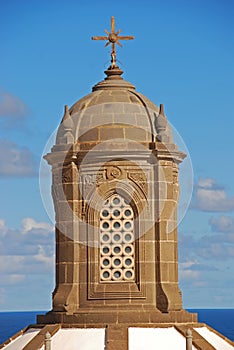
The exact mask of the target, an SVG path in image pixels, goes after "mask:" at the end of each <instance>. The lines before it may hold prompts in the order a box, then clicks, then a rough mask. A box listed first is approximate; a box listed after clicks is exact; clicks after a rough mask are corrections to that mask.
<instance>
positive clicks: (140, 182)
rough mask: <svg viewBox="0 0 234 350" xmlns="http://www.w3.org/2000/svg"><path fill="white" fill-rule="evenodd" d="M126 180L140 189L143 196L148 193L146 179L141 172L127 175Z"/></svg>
mask: <svg viewBox="0 0 234 350" xmlns="http://www.w3.org/2000/svg"><path fill="white" fill-rule="evenodd" d="M128 178H129V179H130V180H132V181H133V182H134V183H135V184H136V185H137V186H138V187H140V188H141V190H142V191H143V193H144V194H145V195H147V193H148V185H147V179H146V176H145V174H144V173H143V172H140V173H128Z"/></svg>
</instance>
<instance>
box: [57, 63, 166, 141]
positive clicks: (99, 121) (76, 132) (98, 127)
mask: <svg viewBox="0 0 234 350" xmlns="http://www.w3.org/2000/svg"><path fill="white" fill-rule="evenodd" d="M105 73H106V75H107V77H106V78H105V79H104V80H103V81H101V82H99V83H98V84H96V85H95V86H94V87H93V89H92V93H90V94H88V95H87V96H85V97H83V98H81V99H80V100H78V101H77V102H76V103H75V104H74V105H73V106H72V107H71V108H70V110H69V111H68V109H66V112H65V115H64V117H63V120H62V123H61V126H60V129H59V131H58V135H57V144H61V143H64V142H65V140H64V133H66V132H68V131H69V132H70V133H71V134H72V137H73V139H74V143H75V142H77V141H78V142H79V143H83V142H85V143H87V142H96V143H97V142H103V141H106V140H113V139H124V141H127V140H133V141H136V142H141V143H149V142H154V141H155V137H156V135H159V134H160V133H162V131H163V133H164V134H165V135H167V139H168V141H170V142H172V133H171V129H170V126H169V124H168V122H167V120H166V118H165V116H164V114H163V111H162V109H161V111H162V113H160V109H159V108H158V107H157V106H156V105H155V104H154V103H153V102H151V101H150V100H149V99H148V98H147V97H145V96H144V95H142V94H141V93H139V92H137V91H136V89H135V86H134V85H132V84H131V83H129V82H127V81H125V80H124V79H123V78H122V77H121V75H122V73H123V71H122V70H120V69H119V67H114V68H112V67H109V69H108V70H106V71H105ZM69 141H70V140H69ZM65 143H69V142H65Z"/></svg>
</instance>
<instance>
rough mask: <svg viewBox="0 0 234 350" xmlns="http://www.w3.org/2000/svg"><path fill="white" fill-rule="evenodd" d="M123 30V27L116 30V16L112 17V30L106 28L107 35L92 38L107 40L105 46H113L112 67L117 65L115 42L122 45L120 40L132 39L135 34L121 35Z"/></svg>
mask: <svg viewBox="0 0 234 350" xmlns="http://www.w3.org/2000/svg"><path fill="white" fill-rule="evenodd" d="M120 32H121V29H119V30H118V31H117V32H115V18H114V16H112V17H111V32H108V31H107V30H106V29H105V33H106V34H107V36H93V37H92V40H107V41H108V42H107V43H106V45H105V47H106V46H108V45H110V44H111V46H112V50H111V68H115V67H116V48H115V44H117V45H119V46H121V47H122V44H121V43H120V42H119V40H132V39H134V36H119V33H120Z"/></svg>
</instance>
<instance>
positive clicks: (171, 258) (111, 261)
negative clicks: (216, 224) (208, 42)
mask: <svg viewBox="0 0 234 350" xmlns="http://www.w3.org/2000/svg"><path fill="white" fill-rule="evenodd" d="M105 73H106V78H105V79H104V80H103V81H101V82H100V83H98V84H97V85H95V86H94V87H93V90H92V93H91V94H89V95H87V96H85V97H84V98H82V99H81V100H79V101H78V102H76V103H75V104H74V105H73V106H72V107H71V108H70V109H68V107H67V106H66V107H65V113H64V117H63V120H62V122H61V125H60V127H59V130H58V133H57V139H56V144H55V145H54V147H53V148H52V150H51V153H49V154H47V155H46V156H45V159H46V160H47V161H48V163H49V164H50V165H51V166H52V174H53V185H52V195H53V200H54V208H55V212H56V287H55V290H54V293H53V309H52V311H51V312H50V313H48V314H47V315H46V316H43V317H39V321H40V322H43V323H45V322H46V323H50V322H62V323H76V324H82V325H93V324H98V325H106V324H109V323H111V324H118V323H130V322H134V323H135V324H138V323H141V324H142V323H145V324H148V323H154V322H161V321H164V322H172V321H173V322H177V321H184V322H188V321H195V320H196V316H195V315H193V314H189V313H188V312H186V311H185V310H183V309H182V298H181V292H180V289H179V287H178V255H177V243H178V239H177V203H178V198H179V184H178V165H179V163H180V162H181V161H182V160H183V158H184V157H185V154H184V153H182V152H180V151H179V150H178V148H177V146H176V145H175V144H174V142H173V136H172V132H171V128H170V125H169V123H168V121H167V119H166V117H165V115H164V111H163V105H160V108H158V107H157V106H156V105H155V104H153V103H152V102H151V101H150V100H149V99H147V98H146V97H145V96H144V95H142V94H140V93H138V92H137V91H136V89H135V87H134V86H133V85H132V84H131V83H129V82H127V81H125V80H124V79H123V78H122V77H121V75H122V73H123V72H122V71H121V70H120V69H119V67H118V66H117V65H114V67H113V65H111V66H110V67H109V69H108V70H107V71H105Z"/></svg>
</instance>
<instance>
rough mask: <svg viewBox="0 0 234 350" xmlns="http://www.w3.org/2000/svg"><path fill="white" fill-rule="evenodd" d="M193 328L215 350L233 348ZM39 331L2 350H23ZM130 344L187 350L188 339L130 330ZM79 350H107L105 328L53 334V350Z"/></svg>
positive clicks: (132, 348)
mask: <svg viewBox="0 0 234 350" xmlns="http://www.w3.org/2000/svg"><path fill="white" fill-rule="evenodd" d="M193 329H194V331H196V332H197V333H199V334H200V335H201V336H202V337H203V338H204V339H205V340H206V341H207V342H208V343H210V345H212V346H213V347H214V348H215V349H216V350H233V349H234V346H233V345H232V344H231V342H229V341H228V340H227V339H225V338H224V337H222V336H221V335H219V333H217V332H215V331H213V330H212V329H211V328H209V327H207V326H205V325H204V326H202V327H194V328H193ZM40 331H41V329H40V328H30V329H28V330H27V331H25V332H24V333H22V334H19V335H18V336H17V337H16V338H15V339H13V340H12V341H11V342H10V343H8V344H5V346H3V347H0V348H2V349H4V350H23V349H24V347H25V346H26V345H27V344H28V343H29V342H30V341H32V340H33V338H34V337H37V336H39V332H40ZM128 341H129V347H128V349H129V350H155V349H160V350H186V338H185V336H183V335H182V334H181V332H179V331H178V329H177V328H176V327H174V326H168V327H166V326H165V327H155V328H145V327H142V328H141V327H130V328H129V329H128ZM28 349H29V348H27V350H28ZM30 349H31V347H30ZM44 349H45V345H44V344H41V347H40V348H37V350H44ZM77 349H79V350H108V348H106V347H105V328H59V329H58V330H57V331H56V332H55V333H54V334H53V335H52V337H51V350H77ZM198 349H199V348H198V347H195V346H194V345H193V346H192V350H198ZM120 350H121V349H120Z"/></svg>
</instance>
